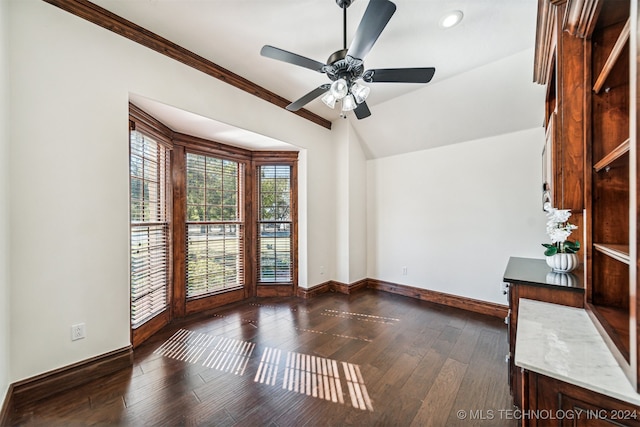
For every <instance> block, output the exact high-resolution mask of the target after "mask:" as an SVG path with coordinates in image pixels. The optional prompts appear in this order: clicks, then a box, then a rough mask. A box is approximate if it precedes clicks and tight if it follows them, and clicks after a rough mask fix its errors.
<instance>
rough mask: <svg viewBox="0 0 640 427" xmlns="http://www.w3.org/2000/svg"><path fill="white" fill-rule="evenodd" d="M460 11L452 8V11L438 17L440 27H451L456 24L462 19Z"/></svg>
mask: <svg viewBox="0 0 640 427" xmlns="http://www.w3.org/2000/svg"><path fill="white" fill-rule="evenodd" d="M462 16H463V14H462V11H460V10H454V11H452V12H449V13H447V14H446V15H444V16H443V17H442V18H441V19H440V26H441V27H442V28H451V27H453V26H456V25H458V24H459V23H460V21H462Z"/></svg>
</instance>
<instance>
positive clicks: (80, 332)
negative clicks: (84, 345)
mask: <svg viewBox="0 0 640 427" xmlns="http://www.w3.org/2000/svg"><path fill="white" fill-rule="evenodd" d="M85 336H86V331H85V327H84V323H78V324H76V325H71V341H77V340H80V339H83V338H84V337H85Z"/></svg>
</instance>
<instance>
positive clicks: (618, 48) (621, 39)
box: [593, 18, 631, 93]
mask: <svg viewBox="0 0 640 427" xmlns="http://www.w3.org/2000/svg"><path fill="white" fill-rule="evenodd" d="M630 26H631V18H629V19H627V23H626V24H625V26H624V28H623V29H622V31H621V32H620V35H619V36H618V39H617V40H616V43H615V44H614V45H613V49H611V53H610V54H609V57H608V58H607V62H605V64H604V67H602V71H600V75H599V76H598V79H597V80H596V82H595V84H594V85H593V91H594V92H595V93H600V90H602V87H603V86H604V83H605V82H606V80H607V77H609V73H610V72H611V70H612V69H613V66H614V65H615V63H616V61H617V60H618V58H619V57H620V54H621V53H622V49H623V48H624V45H625V44H626V43H627V41H628V40H629V30H630Z"/></svg>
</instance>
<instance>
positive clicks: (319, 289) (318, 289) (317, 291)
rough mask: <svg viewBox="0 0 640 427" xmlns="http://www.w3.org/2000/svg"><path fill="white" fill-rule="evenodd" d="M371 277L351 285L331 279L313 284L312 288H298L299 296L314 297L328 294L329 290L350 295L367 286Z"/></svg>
mask: <svg viewBox="0 0 640 427" xmlns="http://www.w3.org/2000/svg"><path fill="white" fill-rule="evenodd" d="M368 281H369V279H361V280H358V281H357V282H353V283H351V284H350V285H348V284H346V283H342V282H337V281H335V280H329V281H328V282H324V283H320V284H319V285H316V286H312V287H310V288H306V289H305V288H300V287H299V288H298V296H299V297H300V298H305V299H307V298H313V297H316V296H318V295H322V294H326V293H328V292H337V293H339V294H345V295H349V294H352V293H354V292H356V291H359V290H360V289H365V288H366V287H367V283H368Z"/></svg>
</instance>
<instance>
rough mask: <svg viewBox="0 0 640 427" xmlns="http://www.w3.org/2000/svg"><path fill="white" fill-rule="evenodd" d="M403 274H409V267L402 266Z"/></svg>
mask: <svg viewBox="0 0 640 427" xmlns="http://www.w3.org/2000/svg"><path fill="white" fill-rule="evenodd" d="M402 275H403V276H406V275H407V267H402Z"/></svg>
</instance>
